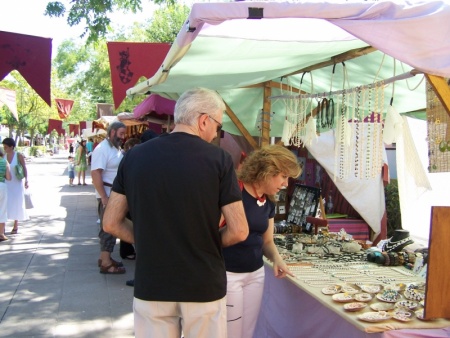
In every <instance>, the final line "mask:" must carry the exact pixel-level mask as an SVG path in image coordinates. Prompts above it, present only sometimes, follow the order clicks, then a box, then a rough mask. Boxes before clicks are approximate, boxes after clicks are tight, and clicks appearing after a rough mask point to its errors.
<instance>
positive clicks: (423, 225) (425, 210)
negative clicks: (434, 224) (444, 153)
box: [397, 117, 450, 242]
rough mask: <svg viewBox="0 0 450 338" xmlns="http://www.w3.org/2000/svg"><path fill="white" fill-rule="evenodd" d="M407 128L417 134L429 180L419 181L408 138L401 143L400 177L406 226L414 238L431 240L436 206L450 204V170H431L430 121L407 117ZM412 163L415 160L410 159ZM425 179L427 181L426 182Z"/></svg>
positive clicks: (399, 185)
mask: <svg viewBox="0 0 450 338" xmlns="http://www.w3.org/2000/svg"><path fill="white" fill-rule="evenodd" d="M403 119H404V128H407V129H408V133H410V134H411V135H414V140H413V143H414V145H413V147H414V148H415V149H417V153H418V159H419V164H418V165H419V166H421V167H420V168H417V169H416V170H419V169H420V170H422V172H423V174H424V175H425V176H426V177H425V178H426V182H425V183H427V182H428V184H429V186H427V185H426V184H425V185H424V184H417V178H416V177H415V175H414V171H413V170H411V167H410V165H408V158H407V157H408V156H412V155H414V154H411V153H410V152H409V151H408V150H407V148H406V147H405V142H398V143H397V177H398V187H399V193H400V196H401V199H400V208H401V213H402V226H403V228H404V229H406V230H408V231H409V232H410V234H411V236H413V237H414V238H417V239H419V240H423V241H425V242H428V238H429V234H430V223H431V207H432V206H450V199H449V198H448V192H449V191H450V180H449V174H448V173H431V174H430V173H428V169H427V168H428V147H427V142H426V137H427V122H426V121H423V120H418V119H413V118H409V117H404V118H403ZM409 163H411V161H409ZM422 183H423V182H422Z"/></svg>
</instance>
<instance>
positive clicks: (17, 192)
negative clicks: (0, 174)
mask: <svg viewBox="0 0 450 338" xmlns="http://www.w3.org/2000/svg"><path fill="white" fill-rule="evenodd" d="M2 144H3V149H4V150H5V153H6V159H7V160H8V163H9V166H10V169H11V172H12V173H15V170H16V166H17V165H18V164H19V163H20V164H21V165H22V168H23V173H24V179H25V184H24V183H23V180H22V179H20V180H19V179H18V178H17V177H16V175H15V174H11V180H10V181H7V182H6V186H7V190H8V219H13V220H14V225H13V228H12V230H11V235H15V234H17V233H18V231H19V221H27V220H28V219H29V217H28V214H27V211H26V209H25V196H24V195H25V189H28V171H27V166H26V164H25V159H24V157H23V155H22V154H21V153H18V152H16V151H15V150H14V149H15V147H16V142H15V141H14V140H13V139H12V138H10V137H7V138H5V139H4V140H3V141H2ZM24 186H25V189H24Z"/></svg>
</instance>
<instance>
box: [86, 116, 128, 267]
mask: <svg viewBox="0 0 450 338" xmlns="http://www.w3.org/2000/svg"><path fill="white" fill-rule="evenodd" d="M125 133H126V127H125V124H123V123H122V122H119V121H116V122H113V123H111V124H110V125H109V127H108V130H107V135H108V136H107V137H106V138H105V139H104V140H103V141H102V142H100V143H99V144H98V146H97V147H95V149H94V151H93V152H92V162H91V176H92V183H93V184H94V187H95V191H96V196H97V200H98V214H99V218H100V232H99V235H98V236H99V239H100V258H99V260H98V266H99V268H100V273H103V274H123V273H125V268H124V267H123V264H122V262H117V261H115V260H113V259H112V258H111V253H112V252H113V250H114V245H115V244H116V237H114V236H113V235H111V234H109V233H107V232H105V231H103V211H104V209H105V207H106V205H107V204H108V199H109V194H110V193H111V187H112V183H113V181H114V178H115V177H116V174H117V168H118V167H119V164H120V161H121V160H122V157H123V154H122V151H121V149H120V145H121V144H122V142H123V140H124V138H125Z"/></svg>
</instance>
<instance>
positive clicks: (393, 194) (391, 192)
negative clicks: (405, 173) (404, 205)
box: [384, 179, 402, 237]
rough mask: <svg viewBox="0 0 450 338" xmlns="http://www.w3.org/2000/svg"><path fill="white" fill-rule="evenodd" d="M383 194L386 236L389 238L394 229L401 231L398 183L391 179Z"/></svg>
mask: <svg viewBox="0 0 450 338" xmlns="http://www.w3.org/2000/svg"><path fill="white" fill-rule="evenodd" d="M384 194H385V202H386V213H387V235H388V237H391V236H392V235H393V234H394V232H395V230H396V229H402V214H401V210H400V196H399V193H398V181H397V180H394V179H391V181H390V183H389V184H388V185H387V186H386V187H385V188H384Z"/></svg>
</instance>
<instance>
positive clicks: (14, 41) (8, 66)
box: [0, 32, 52, 106]
mask: <svg viewBox="0 0 450 338" xmlns="http://www.w3.org/2000/svg"><path fill="white" fill-rule="evenodd" d="M51 63H52V39H50V38H41V37H38V36H31V35H24V34H18V33H10V32H0V80H3V79H4V78H5V76H6V75H8V74H9V73H10V72H11V71H13V70H17V71H18V72H19V73H20V74H21V75H22V76H23V78H24V79H25V80H26V81H27V82H28V84H29V85H30V86H31V87H32V88H33V89H34V90H35V91H36V93H38V94H39V96H40V97H41V98H42V99H43V100H44V101H45V102H46V103H47V104H48V105H49V106H51V105H52V104H51V98H50V75H51Z"/></svg>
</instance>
